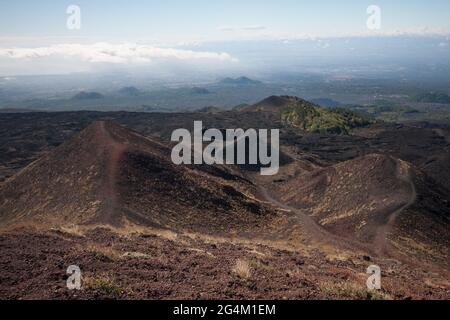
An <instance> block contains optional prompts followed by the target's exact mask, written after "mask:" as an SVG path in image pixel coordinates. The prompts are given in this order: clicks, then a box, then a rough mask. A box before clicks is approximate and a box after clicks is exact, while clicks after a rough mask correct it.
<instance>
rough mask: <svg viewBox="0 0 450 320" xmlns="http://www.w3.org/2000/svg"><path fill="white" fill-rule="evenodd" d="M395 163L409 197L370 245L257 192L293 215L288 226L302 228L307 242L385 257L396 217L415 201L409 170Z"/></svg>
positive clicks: (399, 162) (389, 215)
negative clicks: (337, 233)
mask: <svg viewBox="0 0 450 320" xmlns="http://www.w3.org/2000/svg"><path fill="white" fill-rule="evenodd" d="M397 161H398V162H397V173H396V174H397V177H398V178H399V179H401V180H403V181H405V182H407V183H408V184H409V185H410V188H411V197H410V199H409V201H408V202H407V203H406V204H404V205H402V206H401V207H400V208H398V209H396V210H395V211H393V212H391V213H389V214H388V216H387V217H388V219H387V221H386V223H385V224H382V225H380V226H379V227H378V228H377V229H376V232H375V237H374V241H373V243H372V244H364V243H361V242H359V241H357V240H354V239H349V238H346V237H342V236H338V235H336V234H333V233H331V232H329V231H327V230H326V229H325V228H323V227H322V226H321V225H319V224H318V223H317V222H316V221H315V220H314V219H313V218H312V217H311V216H309V215H307V214H305V213H303V212H302V211H301V210H299V209H297V208H294V207H292V206H289V205H287V204H285V203H282V202H280V201H279V200H277V199H275V198H274V197H273V196H272V195H270V194H269V192H268V191H267V189H265V188H264V187H259V191H260V194H261V196H262V197H263V198H264V200H265V201H267V202H269V203H271V204H272V205H273V206H275V207H278V208H281V209H284V210H288V211H290V212H292V213H294V216H293V217H292V219H293V220H292V223H289V225H294V224H297V225H300V226H301V227H302V228H303V231H304V233H305V235H307V236H308V238H309V240H311V241H313V242H316V243H323V244H329V245H333V246H338V247H340V248H342V249H347V250H355V249H359V250H362V251H364V252H370V253H371V254H374V255H375V256H381V257H382V256H387V255H388V248H389V242H388V236H389V233H390V232H391V230H392V228H393V226H394V223H395V221H396V219H397V217H398V216H399V215H400V214H401V213H402V212H403V211H404V210H406V209H408V208H409V207H410V206H411V205H413V204H414V203H415V201H416V199H417V191H416V187H415V185H414V182H413V180H412V178H411V175H410V172H409V170H408V169H407V168H403V167H402V162H401V161H400V160H397Z"/></svg>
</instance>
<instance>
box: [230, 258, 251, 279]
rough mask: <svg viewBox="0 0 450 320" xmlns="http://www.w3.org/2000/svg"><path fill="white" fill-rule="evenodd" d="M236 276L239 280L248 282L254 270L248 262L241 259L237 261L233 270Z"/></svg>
mask: <svg viewBox="0 0 450 320" xmlns="http://www.w3.org/2000/svg"><path fill="white" fill-rule="evenodd" d="M231 271H232V272H233V274H234V275H236V276H237V277H238V278H239V279H242V280H247V279H250V277H251V276H252V269H251V267H250V264H249V263H248V262H247V261H246V260H242V259H239V260H237V261H236V264H235V265H234V267H233V269H232V270H231Z"/></svg>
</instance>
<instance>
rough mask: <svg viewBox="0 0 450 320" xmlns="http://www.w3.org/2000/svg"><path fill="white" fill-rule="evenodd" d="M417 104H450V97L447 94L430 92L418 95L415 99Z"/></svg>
mask: <svg viewBox="0 0 450 320" xmlns="http://www.w3.org/2000/svg"><path fill="white" fill-rule="evenodd" d="M414 100H415V101H417V102H425V103H442V104H450V96H449V95H448V94H445V93H439V92H429V93H423V94H420V95H417V96H416V97H415V98H414Z"/></svg>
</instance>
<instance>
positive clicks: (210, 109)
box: [197, 106, 224, 113]
mask: <svg viewBox="0 0 450 320" xmlns="http://www.w3.org/2000/svg"><path fill="white" fill-rule="evenodd" d="M223 111H224V110H223V109H221V108H219V107H215V106H209V107H204V108H200V109H198V110H197V112H200V113H219V112H223Z"/></svg>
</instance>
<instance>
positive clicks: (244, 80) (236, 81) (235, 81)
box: [220, 77, 262, 85]
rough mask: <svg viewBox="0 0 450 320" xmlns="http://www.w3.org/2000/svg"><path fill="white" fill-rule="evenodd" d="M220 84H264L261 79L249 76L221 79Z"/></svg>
mask: <svg viewBox="0 0 450 320" xmlns="http://www.w3.org/2000/svg"><path fill="white" fill-rule="evenodd" d="M220 84H227V85H258V84H262V82H261V81H258V80H253V79H250V78H247V77H239V78H225V79H222V80H221V81H220Z"/></svg>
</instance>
